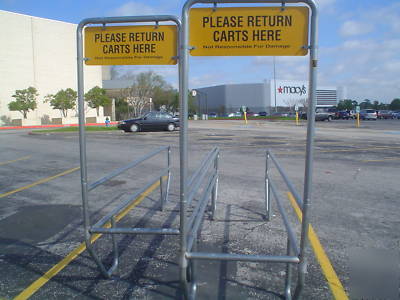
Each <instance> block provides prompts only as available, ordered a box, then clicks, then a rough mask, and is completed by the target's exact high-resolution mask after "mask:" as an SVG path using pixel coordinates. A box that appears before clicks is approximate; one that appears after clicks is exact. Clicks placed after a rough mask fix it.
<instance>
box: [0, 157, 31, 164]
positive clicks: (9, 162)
mask: <svg viewBox="0 0 400 300" xmlns="http://www.w3.org/2000/svg"><path fill="white" fill-rule="evenodd" d="M30 157H31V155H27V156H23V157H20V158H17V159H14V160H8V161H3V162H0V166H4V165H8V164H11V163H13V162H17V161H20V160H26V159H29V158H30Z"/></svg>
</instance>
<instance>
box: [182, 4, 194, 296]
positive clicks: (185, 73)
mask: <svg viewBox="0 0 400 300" xmlns="http://www.w3.org/2000/svg"><path fill="white" fill-rule="evenodd" d="M185 7H186V5H185V6H184V8H183V9H182V29H181V30H180V34H179V47H178V49H179V50H178V51H179V54H178V55H179V108H180V116H182V117H181V118H180V122H181V123H180V124H179V125H180V127H179V150H180V153H179V154H180V155H179V166H180V181H179V185H180V193H179V199H180V206H179V208H180V215H179V216H180V223H179V230H180V233H181V234H180V240H179V246H180V253H179V281H180V285H181V288H182V290H183V294H184V297H185V298H186V299H187V298H188V297H189V295H190V294H193V293H194V291H195V288H193V289H192V291H193V293H192V291H191V290H190V288H189V287H188V277H187V272H186V271H187V268H188V260H187V259H186V257H185V253H186V247H187V245H186V242H187V241H186V231H187V229H186V207H187V203H186V201H187V195H186V192H187V186H188V185H187V182H188V181H187V178H188V176H187V175H188V170H187V168H188V134H187V128H188V120H187V119H188V90H189V78H188V77H189V65H188V61H189V54H188V51H189V31H188V26H187V21H188V12H187V11H186V10H185ZM193 287H195V285H193Z"/></svg>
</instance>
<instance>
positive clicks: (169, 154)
mask: <svg viewBox="0 0 400 300" xmlns="http://www.w3.org/2000/svg"><path fill="white" fill-rule="evenodd" d="M167 155H168V156H167V160H168V177H167V187H166V188H165V193H164V194H165V197H164V203H167V202H168V196H169V185H170V181H171V146H169V147H168V154H167Z"/></svg>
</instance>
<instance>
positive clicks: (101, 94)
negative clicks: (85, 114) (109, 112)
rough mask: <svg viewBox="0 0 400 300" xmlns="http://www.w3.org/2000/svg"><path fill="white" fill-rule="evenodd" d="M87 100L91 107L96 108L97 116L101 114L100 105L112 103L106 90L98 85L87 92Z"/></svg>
mask: <svg viewBox="0 0 400 300" xmlns="http://www.w3.org/2000/svg"><path fill="white" fill-rule="evenodd" d="M85 100H86V102H87V103H88V105H89V106H90V107H91V108H95V109H96V112H97V116H99V110H100V106H106V105H110V104H111V99H110V98H108V96H107V95H106V90H105V89H102V88H100V87H98V86H95V87H93V88H91V89H90V90H89V91H88V92H87V93H86V94H85Z"/></svg>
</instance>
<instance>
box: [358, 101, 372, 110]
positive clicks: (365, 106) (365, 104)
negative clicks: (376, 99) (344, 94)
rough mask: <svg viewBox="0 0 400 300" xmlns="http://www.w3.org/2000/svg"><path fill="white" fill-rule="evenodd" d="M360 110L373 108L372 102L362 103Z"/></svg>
mask: <svg viewBox="0 0 400 300" xmlns="http://www.w3.org/2000/svg"><path fill="white" fill-rule="evenodd" d="M360 108H361V109H368V108H373V105H372V103H371V100H369V99H365V100H364V101H363V102H361V103H360Z"/></svg>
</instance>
